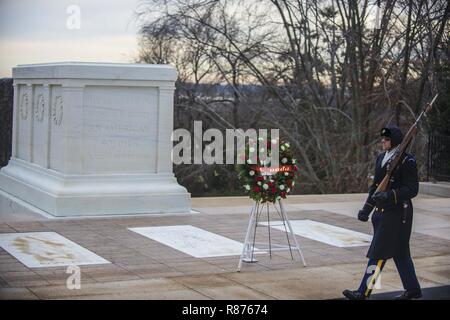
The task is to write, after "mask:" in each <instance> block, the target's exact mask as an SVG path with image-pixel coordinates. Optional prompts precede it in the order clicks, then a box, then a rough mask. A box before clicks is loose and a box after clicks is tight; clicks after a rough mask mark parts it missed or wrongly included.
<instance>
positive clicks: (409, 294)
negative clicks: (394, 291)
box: [395, 289, 422, 300]
mask: <svg viewBox="0 0 450 320" xmlns="http://www.w3.org/2000/svg"><path fill="white" fill-rule="evenodd" d="M419 298H422V290H420V289H416V290H406V291H405V292H403V293H402V294H401V295H399V296H396V297H395V300H412V299H419Z"/></svg>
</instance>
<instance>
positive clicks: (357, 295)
mask: <svg viewBox="0 0 450 320" xmlns="http://www.w3.org/2000/svg"><path fill="white" fill-rule="evenodd" d="M342 294H343V295H344V296H345V297H346V298H347V299H349V300H366V296H365V295H363V294H362V293H361V292H359V291H357V290H355V291H352V290H344V291H343V292H342Z"/></svg>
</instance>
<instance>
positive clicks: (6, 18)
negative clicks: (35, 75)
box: [0, 0, 140, 77]
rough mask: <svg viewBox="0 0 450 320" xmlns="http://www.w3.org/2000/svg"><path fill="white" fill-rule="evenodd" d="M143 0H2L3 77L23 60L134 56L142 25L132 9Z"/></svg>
mask: <svg viewBox="0 0 450 320" xmlns="http://www.w3.org/2000/svg"><path fill="white" fill-rule="evenodd" d="M139 2H140V1H139V0H0V77H9V76H11V68H12V67H14V66H16V65H18V64H27V63H43V62H57V61H98V62H131V61H132V59H133V58H135V57H136V52H137V30H138V23H137V21H136V18H135V16H134V15H133V11H134V10H135V9H136V7H137V5H138V3H139ZM68 10H69V12H68ZM78 11H79V15H78ZM78 18H79V19H78ZM78 21H79V28H77V27H78ZM68 25H69V26H68Z"/></svg>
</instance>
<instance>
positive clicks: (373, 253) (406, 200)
mask: <svg viewBox="0 0 450 320" xmlns="http://www.w3.org/2000/svg"><path fill="white" fill-rule="evenodd" d="M383 157H384V153H382V154H380V155H378V157H377V159H376V163H375V177H374V182H373V184H372V185H371V187H370V188H369V196H368V198H367V201H366V206H367V205H369V206H371V207H372V209H374V213H373V214H372V225H373V229H374V234H373V239H372V243H371V245H370V248H369V251H368V252H367V257H368V258H373V259H389V258H392V257H394V256H396V257H407V256H409V255H410V250H409V238H410V236H411V229H412V221H413V206H412V202H411V199H412V198H414V197H415V196H416V195H417V193H418V191H419V178H418V174H417V165H416V160H415V158H414V157H413V156H412V155H410V154H405V155H404V156H403V159H401V161H400V165H399V166H398V167H397V169H396V170H395V171H394V174H393V175H392V177H391V180H390V183H389V187H388V190H389V204H387V205H386V206H385V207H384V208H377V207H376V203H375V201H374V200H373V199H372V195H373V193H374V192H375V190H376V189H377V187H378V184H379V183H380V182H381V181H382V180H383V178H384V176H385V174H386V166H387V165H386V164H385V166H383V167H381V162H382V160H383ZM404 204H406V205H407V208H406V216H405V208H404ZM404 217H406V220H405V223H403V219H404Z"/></svg>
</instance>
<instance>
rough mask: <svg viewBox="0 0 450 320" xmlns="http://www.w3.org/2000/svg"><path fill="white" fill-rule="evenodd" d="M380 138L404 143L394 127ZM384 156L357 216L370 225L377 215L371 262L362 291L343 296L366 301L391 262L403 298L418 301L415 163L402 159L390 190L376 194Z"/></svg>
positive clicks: (378, 160) (407, 156)
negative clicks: (411, 241) (411, 243)
mask: <svg viewBox="0 0 450 320" xmlns="http://www.w3.org/2000/svg"><path fill="white" fill-rule="evenodd" d="M381 136H385V137H389V138H391V144H393V147H395V146H397V145H399V144H400V143H401V141H402V139H403V136H402V133H401V131H400V129H399V128H397V127H394V126H390V127H387V128H383V129H382V131H381ZM384 156H385V153H382V154H380V155H378V157H377V158H376V161H375V176H374V181H373V184H372V185H371V186H370V188H369V195H368V197H367V200H366V203H365V204H364V207H363V209H362V210H360V212H359V214H358V219H359V220H361V221H367V220H368V217H369V215H370V213H371V212H372V211H374V213H373V214H372V219H371V220H372V225H373V239H372V242H371V244H370V247H369V250H368V252H367V257H368V258H369V262H368V266H367V270H366V273H365V275H364V277H363V280H362V282H361V285H360V287H359V289H358V290H357V291H349V290H345V291H344V295H345V296H346V297H348V298H350V299H365V298H368V297H369V296H370V294H371V292H372V288H373V286H374V284H375V281H376V280H377V278H378V276H379V274H380V272H381V271H382V269H383V267H384V265H385V263H386V260H387V259H390V258H393V259H394V262H395V264H396V267H397V270H398V272H399V274H400V278H401V280H402V283H403V286H404V288H405V290H406V291H405V293H404V295H403V296H402V297H403V298H408V297H414V298H418V297H420V296H421V290H420V285H419V282H418V280H417V277H416V274H415V270H414V264H413V261H412V258H411V253H410V248H409V239H410V236H411V229H412V221H413V205H412V202H411V199H412V198H414V197H415V196H416V195H417V193H418V191H419V179H418V174H417V165H416V160H415V158H414V157H413V156H412V155H410V154H405V155H403V157H402V159H400V164H399V165H398V166H397V168H396V170H395V171H394V172H393V174H392V176H391V179H390V182H389V186H388V190H387V191H386V192H381V193H380V194H375V191H376V189H377V187H378V185H379V184H380V183H381V181H382V180H383V178H384V176H385V175H386V171H387V166H388V165H389V161H387V162H386V163H385V164H384V166H383V165H382V162H383V158H384ZM380 195H381V196H380ZM411 293H412V294H411ZM402 297H400V298H402Z"/></svg>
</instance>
